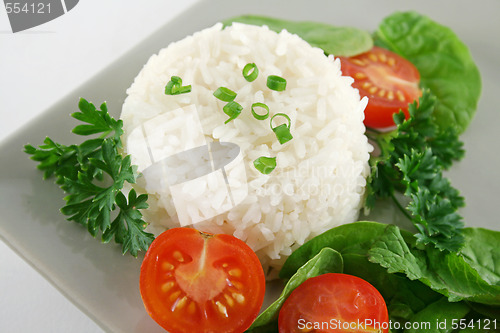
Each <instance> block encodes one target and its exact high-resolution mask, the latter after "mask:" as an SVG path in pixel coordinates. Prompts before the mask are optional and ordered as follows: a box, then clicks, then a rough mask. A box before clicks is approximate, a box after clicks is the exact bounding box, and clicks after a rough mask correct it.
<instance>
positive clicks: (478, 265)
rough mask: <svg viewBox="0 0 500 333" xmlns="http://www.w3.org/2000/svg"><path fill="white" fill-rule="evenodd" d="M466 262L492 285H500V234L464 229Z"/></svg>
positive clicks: (485, 230) (463, 251)
mask: <svg viewBox="0 0 500 333" xmlns="http://www.w3.org/2000/svg"><path fill="white" fill-rule="evenodd" d="M464 237H465V239H466V241H465V247H464V248H463V249H462V251H461V253H462V256H463V258H464V260H465V261H466V262H467V263H468V264H469V265H471V267H472V268H474V269H475V270H476V271H477V272H478V273H479V274H480V275H481V277H482V278H483V279H484V280H485V281H486V282H488V283H489V284H492V285H497V286H498V285H500V232H498V231H493V230H488V229H483V228H465V229H464Z"/></svg>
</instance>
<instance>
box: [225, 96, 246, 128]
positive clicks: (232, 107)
mask: <svg viewBox="0 0 500 333" xmlns="http://www.w3.org/2000/svg"><path fill="white" fill-rule="evenodd" d="M241 110H243V107H242V106H241V105H240V104H238V103H236V102H233V101H231V102H229V103H227V104H226V105H224V107H223V108H222V111H224V113H225V114H227V115H228V116H229V119H228V120H226V121H225V122H224V124H227V123H228V122H230V121H231V120H233V119H236V118H237V117H238V116H239V115H240V113H241Z"/></svg>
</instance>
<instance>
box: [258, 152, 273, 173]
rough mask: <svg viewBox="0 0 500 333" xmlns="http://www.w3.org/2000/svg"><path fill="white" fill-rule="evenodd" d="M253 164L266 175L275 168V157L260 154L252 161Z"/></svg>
mask: <svg viewBox="0 0 500 333" xmlns="http://www.w3.org/2000/svg"><path fill="white" fill-rule="evenodd" d="M253 165H254V166H255V169H257V170H259V171H260V172H261V173H262V174H264V175H268V174H270V173H271V172H273V170H274V169H275V168H276V157H265V156H261V157H259V158H258V159H256V160H254V161H253Z"/></svg>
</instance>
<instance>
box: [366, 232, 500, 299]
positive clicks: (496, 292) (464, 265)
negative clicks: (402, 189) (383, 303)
mask: <svg viewBox="0 0 500 333" xmlns="http://www.w3.org/2000/svg"><path fill="white" fill-rule="evenodd" d="M414 246H415V240H413V241H410V242H408V240H405V239H404V238H403V237H402V235H401V233H400V230H399V228H398V227H396V226H389V227H388V228H387V230H386V232H385V233H384V235H382V236H381V237H380V238H379V239H378V240H377V241H376V242H375V243H374V244H373V246H372V248H371V249H370V250H369V251H368V254H369V260H370V261H371V262H374V263H378V264H380V265H381V266H383V267H385V268H387V271H388V272H389V273H404V274H405V275H406V276H407V277H408V278H409V279H411V280H419V281H421V282H423V283H424V284H426V285H428V286H429V287H430V288H432V289H433V290H435V291H437V292H439V293H441V294H443V295H445V296H446V297H448V300H449V301H450V302H457V301H460V300H469V301H473V302H477V303H482V304H487V305H500V286H497V285H491V284H489V283H488V282H487V281H485V280H484V279H483V278H482V276H481V275H480V274H479V273H478V272H477V271H476V270H475V269H474V268H473V267H472V266H471V265H470V264H469V263H468V262H467V261H465V260H464V258H463V257H462V256H461V255H457V254H454V253H449V252H442V251H439V250H438V249H436V248H432V247H426V248H425V249H422V250H421V249H417V248H416V247H414Z"/></svg>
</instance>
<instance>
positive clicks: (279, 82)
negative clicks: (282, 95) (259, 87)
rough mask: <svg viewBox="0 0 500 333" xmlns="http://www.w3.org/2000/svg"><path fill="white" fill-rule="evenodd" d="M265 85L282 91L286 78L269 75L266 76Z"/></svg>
mask: <svg viewBox="0 0 500 333" xmlns="http://www.w3.org/2000/svg"><path fill="white" fill-rule="evenodd" d="M267 87H268V88H269V89H271V90H276V91H283V90H285V88H286V80H285V79H284V78H282V77H281V76H277V75H269V76H268V77H267Z"/></svg>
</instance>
